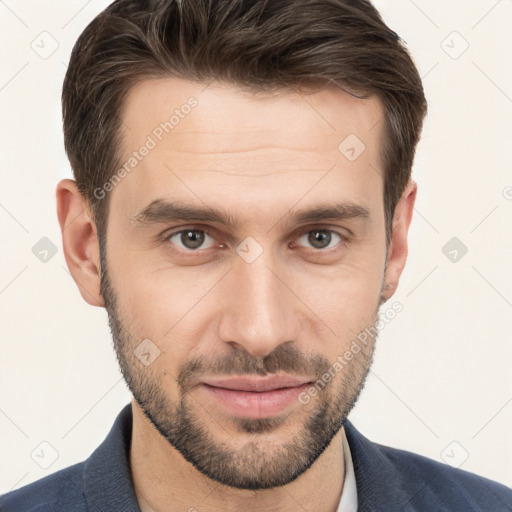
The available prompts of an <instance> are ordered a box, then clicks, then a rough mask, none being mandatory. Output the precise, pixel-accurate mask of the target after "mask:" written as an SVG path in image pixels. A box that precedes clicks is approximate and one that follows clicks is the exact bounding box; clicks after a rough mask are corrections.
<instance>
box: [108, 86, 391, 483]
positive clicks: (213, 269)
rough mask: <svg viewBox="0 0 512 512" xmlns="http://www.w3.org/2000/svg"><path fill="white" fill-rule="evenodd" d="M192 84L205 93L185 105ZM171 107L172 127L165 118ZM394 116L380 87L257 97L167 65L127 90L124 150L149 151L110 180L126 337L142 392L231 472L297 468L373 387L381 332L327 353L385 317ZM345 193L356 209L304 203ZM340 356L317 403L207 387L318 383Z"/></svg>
mask: <svg viewBox="0 0 512 512" xmlns="http://www.w3.org/2000/svg"><path fill="white" fill-rule="evenodd" d="M190 97H193V98H195V101H196V102H197V103H194V102H192V103H188V105H191V104H194V106H192V107H191V108H187V107H182V106H183V105H186V104H187V100H188V99H189V98H190ZM175 110H178V113H176V114H175V115H176V117H175V118H174V119H173V121H172V123H173V125H174V128H172V129H169V127H167V129H168V131H169V133H168V134H167V133H166V132H165V130H163V129H162V126H161V124H160V123H163V122H165V121H168V120H169V118H170V117H171V115H173V114H174V113H175ZM382 118H383V109H382V107H381V104H380V102H379V101H378V100H377V99H375V98H373V99H368V100H358V99H356V98H354V97H352V96H350V95H348V94H346V93H345V92H343V91H341V90H339V89H335V88H326V89H324V90H321V91H320V92H316V93H314V94H311V95H301V94H298V93H293V92H286V93H281V94H279V95H274V96H266V97H263V95H252V94H249V93H247V92H242V91H240V90H239V89H237V88H235V87H234V86H227V85H224V86H220V85H217V84H211V85H210V86H208V87H207V88H205V86H204V85H201V84H194V83H191V82H188V81H183V80H177V79H171V78H169V79H161V80H155V81H145V82H142V83H140V84H138V85H137V86H135V87H134V88H133V89H132V90H131V92H130V94H129V95H128V98H127V100H126V103H125V108H124V111H123V114H122V119H123V132H124V140H123V149H124V150H125V161H128V160H129V158H130V157H131V156H133V152H134V151H138V157H137V165H136V166H135V167H133V168H131V169H130V171H129V172H127V173H126V175H125V176H124V177H122V179H121V180H120V181H119V182H118V183H116V185H115V187H114V189H113V190H112V191H111V192H110V194H111V203H110V207H109V221H108V228H107V233H106V240H107V242H106V247H103V248H102V256H103V265H106V267H104V268H103V270H104V274H103V276H102V294H103V296H104V298H105V304H106V308H107V310H108V313H109V318H110V323H111V327H112V333H113V337H114V343H115V347H116V351H117V355H118V358H119V361H120V364H121V369H122V372H123V374H124V376H125V379H126V380H127V382H128V384H129V387H130V389H131V391H132V393H133V395H134V397H135V399H136V401H137V403H138V406H139V407H140V408H141V409H142V410H143V411H144V413H145V414H146V416H147V417H148V418H149V419H150V420H151V422H152V423H153V425H154V426H155V427H156V428H157V429H158V431H159V432H160V433H161V434H162V435H163V436H164V437H165V438H166V439H167V440H168V442H169V443H170V444H171V445H172V446H173V447H174V448H176V449H177V450H178V451H179V452H180V453H181V454H182V455H183V457H184V458H185V459H186V460H188V461H189V462H191V463H192V464H194V466H195V467H196V468H197V469H198V470H199V471H201V472H202V473H203V474H205V475H207V476H208V477H210V478H212V479H214V480H216V481H219V482H221V483H223V484H225V485H229V486H233V487H237V488H245V489H264V488H270V487H274V486H277V485H284V484H286V483H288V482H290V481H291V480H293V479H295V478H297V477H298V476H299V475H301V474H302V473H303V472H304V471H305V470H306V469H307V468H308V467H310V466H311V464H312V463H313V462H314V461H315V460H316V459H317V457H318V456H319V455H320V454H321V453H322V451H323V450H324V448H325V447H326V446H327V444H328V443H329V442H330V441H331V439H332V438H333V436H334V435H335V434H336V433H337V432H338V431H339V429H340V427H341V426H342V422H343V420H344V419H345V418H346V416H347V415H348V413H349V411H350V410H351V408H352V407H353V405H354V404H355V402H356V400H357V397H358V394H359V392H360V390H361V388H362V386H363V382H364V379H365V377H366V374H367V372H368V370H369V367H370V364H371V359H372V354H373V345H374V343H373V341H374V340H369V341H368V343H367V344H366V345H363V346H362V347H361V348H362V350H361V351H360V352H359V353H357V354H355V355H354V357H353V358H352V359H351V360H350V361H345V363H346V364H344V365H343V368H342V369H341V370H337V371H333V366H334V364H335V362H336V361H339V360H340V359H339V357H338V356H342V355H343V354H345V352H346V351H347V350H348V349H349V348H350V346H351V344H352V342H353V341H354V340H355V339H356V338H357V336H358V334H359V333H361V332H362V331H364V330H365V329H366V328H368V327H372V326H374V324H375V322H376V321H377V319H378V309H379V305H380V302H381V292H382V289H383V288H382V287H383V280H384V272H385V265H386V249H387V248H386V241H385V223H384V205H383V178H382V176H383V168H382V162H381V159H380V157H379V151H380V144H381V140H380V138H381V135H382V133H381V130H382V127H383V124H384V123H379V121H381V120H382ZM176 119H179V121H177V122H176ZM159 127H160V129H159ZM148 137H149V139H148ZM347 137H348V139H347ZM355 137H357V139H356V138H355ZM160 139H161V140H160ZM358 139H359V140H358ZM361 142H362V143H364V147H363V146H362V145H361ZM340 144H341V146H340ZM143 145H146V147H148V148H149V150H148V151H147V152H146V151H145V150H142V151H140V148H141V146H143ZM362 149H364V150H363V151H362V152H361V150H362ZM141 153H147V154H146V156H142V154H141ZM139 160H140V161H139ZM132 164H133V161H132ZM128 168H130V166H128V167H127V169H128ZM124 174H125V173H122V175H124ZM170 205H171V206H172V205H174V206H176V205H178V206H180V207H190V208H196V209H210V210H212V211H218V212H222V213H223V214H224V216H225V217H227V218H228V219H229V220H230V221H231V224H224V223H223V222H221V221H220V219H207V220H204V219H203V218H202V219H200V220H198V218H197V217H195V218H194V219H193V220H190V219H189V220H183V218H182V217H180V218H174V217H173V216H171V215H170V214H171V213H173V209H172V208H171V207H170ZM336 205H345V212H349V213H351V215H342V216H339V217H337V218H336V217H331V216H327V215H326V214H322V215H319V216H316V217H313V218H312V217H310V218H309V219H305V218H304V217H302V218H297V216H298V214H299V213H304V212H308V211H310V210H316V209H323V208H333V207H334V206H336ZM365 212H366V215H364V213H365ZM329 371H330V372H331V378H330V379H329V382H328V383H326V382H327V381H326V380H325V378H324V379H323V382H324V385H323V386H317V392H316V394H315V395H314V396H311V397H310V400H308V401H306V400H304V399H302V400H301V399H299V396H297V392H295V394H293V395H292V398H291V399H288V400H283V401H281V402H279V401H278V403H277V404H274V405H273V406H270V405H269V403H268V402H265V401H264V399H263V395H261V396H260V398H258V397H257V396H256V392H253V394H252V395H251V396H252V397H255V398H253V401H252V402H250V403H249V405H248V404H247V402H244V400H246V398H247V395H243V396H242V397H241V398H240V401H238V402H237V401H236V400H235V399H234V398H232V397H233V396H234V394H231V395H230V394H229V393H233V392H229V391H228V392H227V393H228V395H225V393H224V395H225V396H227V398H224V399H221V398H219V394H218V393H217V392H213V390H212V388H209V387H208V386H206V385H205V384H204V381H206V380H210V381H211V379H220V378H228V377H235V376H237V377H256V378H258V377H261V376H265V375H287V376H292V377H298V378H301V379H303V380H304V382H306V381H309V382H313V383H314V382H316V381H319V380H322V376H323V375H324V374H325V373H326V372H329ZM310 387H311V385H310ZM302 391H304V388H302ZM239 396H240V395H239ZM266 396H269V395H266ZM302 396H304V395H302ZM308 396H309V395H308Z"/></svg>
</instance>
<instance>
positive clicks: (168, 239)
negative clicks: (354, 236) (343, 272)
mask: <svg viewBox="0 0 512 512" xmlns="http://www.w3.org/2000/svg"><path fill="white" fill-rule="evenodd" d="M187 231H199V232H201V233H204V234H205V235H207V236H209V237H210V238H213V239H215V236H214V235H212V234H211V233H210V232H209V231H208V230H206V229H199V228H197V227H191V228H185V229H183V228H182V229H180V230H178V231H173V232H171V233H164V234H163V236H162V241H163V242H171V239H172V238H173V237H175V236H176V235H180V234H182V233H185V232H187ZM314 231H325V232H328V233H331V234H334V235H336V236H338V237H339V239H340V241H339V242H338V244H336V246H334V247H331V248H325V249H315V248H310V249H311V250H312V251H313V252H315V253H317V254H321V253H324V254H332V253H333V252H337V251H339V250H342V249H343V248H344V247H345V246H346V245H347V243H348V242H349V237H348V236H346V235H342V234H341V233H339V232H338V231H335V230H332V229H329V228H326V227H315V228H310V229H307V230H306V231H303V232H301V233H300V235H299V236H298V238H301V237H302V236H304V235H307V234H308V233H312V232H314ZM171 243H172V242H171ZM173 245H174V244H173ZM301 247H302V246H301ZM208 249H209V248H208ZM208 249H182V248H181V247H178V251H180V252H182V253H183V254H186V255H196V254H200V253H201V252H204V251H207V250H208Z"/></svg>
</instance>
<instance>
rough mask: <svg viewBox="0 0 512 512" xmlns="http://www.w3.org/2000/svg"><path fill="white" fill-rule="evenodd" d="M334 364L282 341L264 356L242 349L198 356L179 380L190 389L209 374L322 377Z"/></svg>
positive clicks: (183, 369)
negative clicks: (254, 354)
mask: <svg viewBox="0 0 512 512" xmlns="http://www.w3.org/2000/svg"><path fill="white" fill-rule="evenodd" d="M330 366H331V365H330V363H329V361H328V360H327V359H326V358H325V357H323V356H321V355H319V354H314V355H306V354H303V353H302V352H300V351H299V350H297V349H296V348H295V347H292V346H291V345H279V346H278V347H276V348H275V350H273V351H272V352H271V353H270V354H267V355H266V356H265V357H264V358H255V357H252V356H251V355H250V354H249V353H247V352H244V351H241V350H238V351H236V352H232V353H229V354H226V355H216V356H211V355H204V356H195V357H193V358H191V359H190V360H189V361H188V362H187V363H186V364H184V365H183V367H182V369H181V370H180V372H179V375H178V378H177V382H178V385H179V386H180V387H181V388H182V389H184V390H188V389H189V388H190V387H192V386H193V385H194V384H196V383H197V382H198V381H199V380H200V378H201V377H204V376H205V375H217V374H219V375H222V376H228V375H238V376H255V375H257V376H261V377H264V376H266V375H270V374H275V373H286V374H289V375H297V376H302V375H314V376H317V377H320V376H321V375H323V374H324V373H325V372H326V371H328V370H329V368H330Z"/></svg>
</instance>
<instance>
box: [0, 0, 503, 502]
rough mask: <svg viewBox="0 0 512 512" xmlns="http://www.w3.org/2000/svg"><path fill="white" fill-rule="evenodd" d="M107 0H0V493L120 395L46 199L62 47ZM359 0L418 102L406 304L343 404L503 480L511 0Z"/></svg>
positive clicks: (83, 445)
mask: <svg viewBox="0 0 512 512" xmlns="http://www.w3.org/2000/svg"><path fill="white" fill-rule="evenodd" d="M108 3H109V2H108V1H106V0H101V1H100V0H89V1H85V0H83V1H76V0H73V1H70V0H65V1H46V2H39V1H35V0H34V1H22V0H7V1H2V2H0V48H1V55H2V57H1V64H0V112H1V123H0V130H1V132H0V151H1V154H0V168H1V171H0V172H1V184H2V186H1V188H0V222H1V231H0V232H1V240H2V244H1V246H2V251H1V258H2V260H1V265H0V314H1V323H0V343H1V347H0V354H1V360H0V460H1V461H2V463H1V465H0V492H5V491H8V490H10V489H13V488H17V487H20V486H22V485H25V484H27V483H29V482H31V481H34V480H36V479H39V478H41V477H43V476H45V475H47V474H49V473H52V472H54V471H57V470H58V469H61V468H64V467H66V466H68V465H70V464H73V463H75V462H79V461H81V460H83V459H85V458H86V457H88V456H89V454H90V453H91V452H92V451H93V450H94V449H95V448H96V447H97V446H98V444H99V443H100V442H101V441H102V440H103V439H104V437H105V435H106V434H107V432H108V430H109V429H110V427H111V424H112V422H113V420H114V418H115V416H116V415H117V414H118V412H119V410H120V409H121V407H122V406H123V405H125V404H126V403H128V402H129V401H130V394H129V392H128V391H127V389H126V387H125V385H124V382H123V380H122V378H121V374H120V373H119V370H118V368H117V362H116V359H115V355H114V352H113V349H112V346H111V339H110V333H109V330H108V324H107V316H106V313H105V311H104V310H103V309H99V308H94V307H91V306H89V305H87V304H86V303H85V302H84V301H83V300H82V298H81V296H80V294H79V292H78V290H77V288H76V286H75V283H74V282H73V280H72V278H71V277H70V275H69V273H68V271H67V268H66V264H65V260H64V257H63V253H62V246H61V237H60V230H59V226H58V223H57V217H56V209H55V186H56V184H57V182H58V180H59V179H61V178H64V177H71V174H70V168H69V163H68V161H67V159H66V157H65V154H64V150H63V140H62V128H61V110H60V93H61V87H62V81H63V78H64V73H65V71H66V64H67V62H68V59H69V54H70V51H71V48H72V46H73V44H74V42H75V40H76V39H77V37H78V35H79V34H80V32H81V31H82V30H83V29H84V28H85V26H86V25H87V24H88V23H89V21H90V20H91V19H92V18H93V17H94V16H95V15H96V14H97V13H98V12H99V11H100V10H102V9H103V8H105V7H106V6H107V5H108ZM375 4H376V6H377V8H379V10H380V11H381V13H382V15H383V17H384V19H385V21H386V22H387V23H388V24H389V25H390V27H391V28H392V29H394V30H395V31H396V32H397V33H398V34H399V35H400V36H401V37H402V38H403V39H404V40H405V41H406V42H407V45H408V47H409V48H410V50H411V52H412V55H413V57H414V59H415V61H416V63H417V65H418V68H419V70H420V73H421V75H422V76H423V78H424V85H425V90H426V95H427V98H428V100H429V108H430V113H429V116H428V119H427V121H426V125H425V130H424V133H423V138H422V140H421V142H420V145H419V148H418V152H417V157H416V163H415V166H414V169H413V177H414V179H415V180H416V181H417V183H418V189H419V190H418V192H419V193H418V199H417V203H416V211H415V216H414V218H413V221H412V225H411V231H410V254H409V260H408V263H407V265H406V268H405V271H404V274H403V276H402V279H401V282H400V286H399V289H398V291H397V293H396V294H395V296H394V297H393V298H392V299H391V300H390V301H389V303H388V305H391V304H392V303H393V302H394V301H396V300H398V301H400V302H401V303H402V304H403V307H404V310H403V311H402V312H401V313H400V314H399V315H397V317H396V318H395V319H394V320H393V321H392V322H391V323H390V324H389V325H387V326H386V327H385V329H383V330H382V332H381V334H380V338H379V342H378V348H377V352H376V360H375V365H374V367H373V370H372V372H371V373H370V376H369V379H368V382H367V386H366V389H365V391H364V392H363V395H362V397H361V400H360V402H359V403H358V405H357V406H356V408H355V409H354V411H353V412H352V414H351V415H350V419H351V420H352V422H353V423H354V424H355V425H356V426H357V427H358V428H359V429H360V430H361V432H362V433H363V434H364V435H366V436H367V437H369V438H370V439H372V440H374V441H377V442H380V443H383V444H387V445H391V446H395V447H400V448H403V449H407V450H411V451H414V452H417V453H420V454H423V455H426V456H428V457H431V458H433V459H436V460H440V461H444V462H447V463H450V464H452V465H456V466H460V467H462V468H463V469H466V470H469V471H473V472H476V473H479V474H481V475H484V476H487V477H489V478H492V479H495V480H497V481H499V482H502V483H504V484H506V485H509V486H511V485H512V443H511V441H510V432H512V381H511V370H510V367H511V363H512V344H511V336H510V318H511V312H512V309H511V307H512V268H511V264H510V263H511V260H512V258H511V256H512V251H511V245H512V244H511V239H510V233H511V232H512V172H511V162H512V157H511V141H512V128H511V122H510V121H511V118H512V76H511V75H512V73H511V66H510V63H511V62H512V31H511V30H510V26H511V21H512V1H511V0H500V1H496V0H471V1H468V0H449V1H448V0H415V1H412V0H400V1H398V0H378V1H375ZM454 32H457V33H458V34H454ZM53 40H54V41H53ZM57 44H58V48H56V50H55V51H54V53H52V54H51V55H48V54H49V53H50V52H51V51H52V50H53V49H54V48H53V46H55V45H57ZM466 44H468V45H469V47H468V48H467V50H466V51H464V52H463V53H462V51H463V50H464V49H465V46H466ZM52 45H53V46H52ZM43 57H45V58H43ZM43 237H47V238H48V239H49V240H50V241H51V242H52V243H53V244H54V245H55V246H56V248H57V253H56V254H55V255H54V256H53V257H51V252H50V253H48V255H46V258H47V260H48V261H46V262H42V261H40V259H38V257H36V255H35V254H34V253H33V250H32V249H33V247H34V246H35V245H36V244H37V243H38V242H39V241H40V239H41V238H43ZM452 237H457V238H458V239H459V240H460V242H462V243H463V244H464V245H465V246H467V248H468V252H467V254H465V255H464V256H461V255H462V253H461V252H460V250H459V252H458V254H457V256H458V261H456V262H453V261H450V259H449V257H447V256H446V255H445V254H444V253H443V251H442V248H443V247H444V246H445V244H446V243H447V242H448V241H449V240H450V239H451V238H452ZM46 243H47V242H46ZM457 243H459V242H457ZM36 249H37V250H35V251H34V252H36V253H39V252H40V251H41V250H42V249H41V247H40V246H36ZM43 249H44V248H43ZM449 250H452V248H450V249H449ZM445 252H448V251H445ZM454 255H455V253H452V255H449V256H450V257H451V258H453V257H454ZM44 256H45V253H44V252H42V253H41V254H39V257H40V258H44ZM41 443H43V444H41ZM41 466H43V467H41Z"/></svg>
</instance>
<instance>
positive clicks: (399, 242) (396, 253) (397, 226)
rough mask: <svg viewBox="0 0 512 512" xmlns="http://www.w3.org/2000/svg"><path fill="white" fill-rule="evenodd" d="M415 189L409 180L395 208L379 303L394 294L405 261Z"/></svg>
mask: <svg viewBox="0 0 512 512" xmlns="http://www.w3.org/2000/svg"><path fill="white" fill-rule="evenodd" d="M417 189H418V186H417V184H416V183H415V182H414V181H412V180H409V183H408V184H407V186H406V187H405V190H404V192H403V193H402V196H401V198H400V200H399V201H398V204H397V205H396V208H395V214H394V216H393V231H392V236H391V241H390V243H389V249H388V259H387V266H386V274H385V277H384V286H383V289H382V298H381V303H383V302H386V301H387V300H389V299H390V298H391V297H392V296H393V294H394V293H395V291H396V289H397V287H398V282H399V280H400V276H401V274H402V271H403V269H404V267H405V262H406V261H407V254H408V245H407V234H408V232H409V226H410V224H411V220H412V213H413V210H414V203H415V201H416V192H417Z"/></svg>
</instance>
